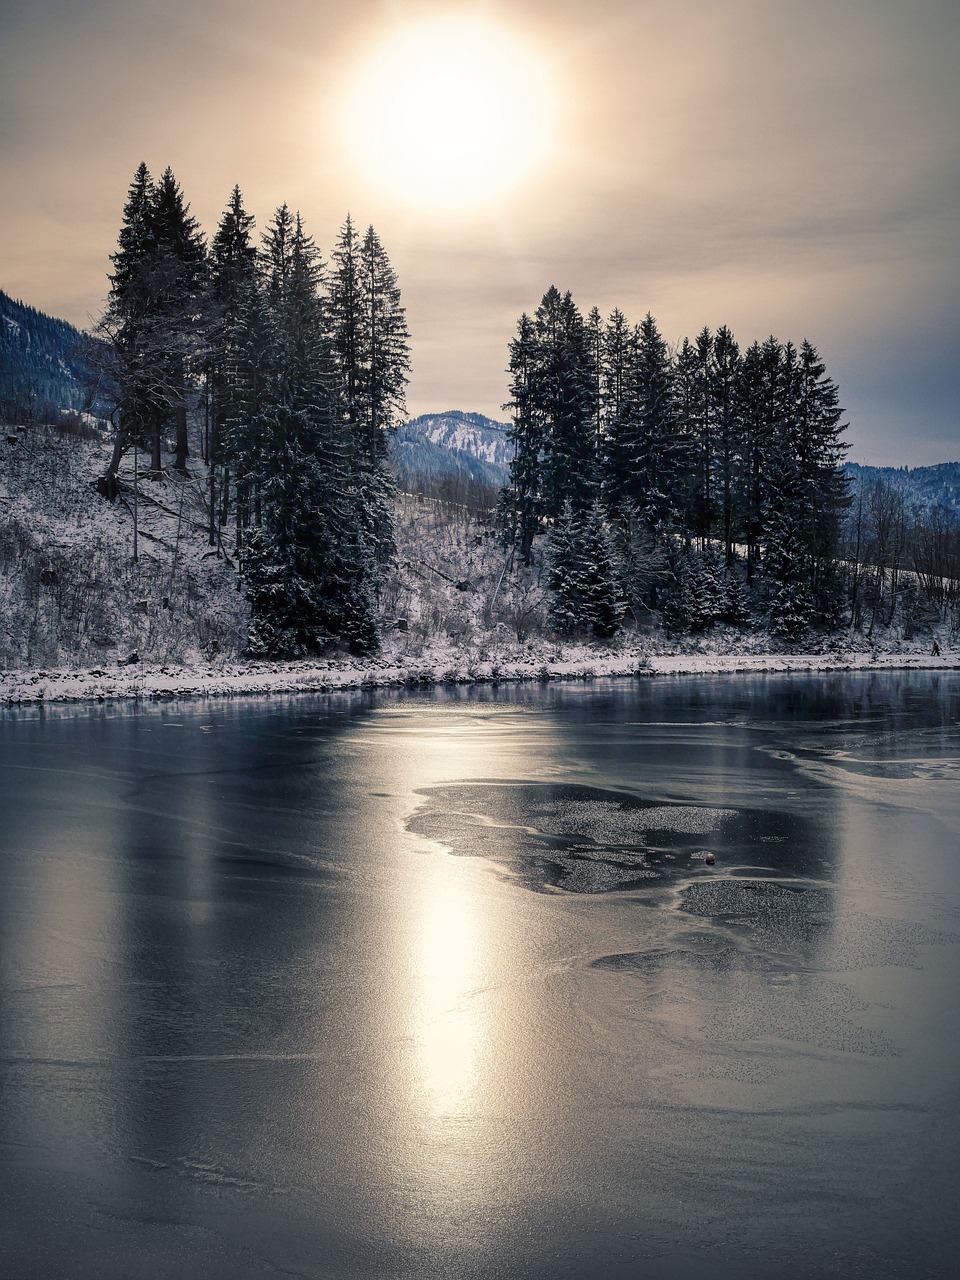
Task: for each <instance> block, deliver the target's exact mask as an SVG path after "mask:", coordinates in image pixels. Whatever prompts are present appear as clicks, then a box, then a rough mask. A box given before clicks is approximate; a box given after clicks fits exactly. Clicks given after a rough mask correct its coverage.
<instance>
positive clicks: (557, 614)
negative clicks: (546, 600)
mask: <svg viewBox="0 0 960 1280" xmlns="http://www.w3.org/2000/svg"><path fill="white" fill-rule="evenodd" d="M547 563H548V576H547V584H548V586H549V587H550V590H551V592H552V593H553V595H552V600H551V604H550V614H551V617H552V618H553V621H554V624H555V625H556V627H557V629H558V630H559V631H562V632H566V633H574V632H578V631H583V632H587V633H589V634H591V635H594V636H596V637H597V638H598V639H604V640H607V639H610V638H611V637H612V636H614V635H616V634H617V632H618V631H619V630H620V625H621V622H622V619H623V614H624V609H625V601H624V597H623V591H622V588H621V570H620V565H619V562H618V558H617V553H616V547H615V543H614V540H613V538H612V536H611V533H610V530H609V527H608V525H607V522H606V518H605V516H604V512H603V508H602V507H601V505H600V503H599V502H594V503H593V504H592V505H591V506H590V507H588V508H586V509H585V510H582V511H576V510H575V509H574V508H573V507H572V505H571V504H570V503H569V502H568V503H567V504H566V505H565V507H564V509H563V511H562V513H561V515H560V518H559V519H558V521H557V522H556V524H555V526H554V528H553V530H552V532H551V534H550V542H549V546H548V550H547Z"/></svg>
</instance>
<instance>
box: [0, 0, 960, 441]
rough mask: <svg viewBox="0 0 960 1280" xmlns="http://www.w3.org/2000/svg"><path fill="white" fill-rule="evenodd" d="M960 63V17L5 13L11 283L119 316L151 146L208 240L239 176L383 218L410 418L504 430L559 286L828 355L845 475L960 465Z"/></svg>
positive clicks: (320, 213) (261, 191) (885, 4)
mask: <svg viewBox="0 0 960 1280" xmlns="http://www.w3.org/2000/svg"><path fill="white" fill-rule="evenodd" d="M438 33H439V35H438ZM958 63H960V5H958V4H957V3H956V0H806V2H805V3H804V4H797V3H796V0H713V2H712V3H701V2H700V0H659V2H652V0H511V2H510V3H507V2H506V0H504V2H503V3H500V2H498V0H474V2H471V3H451V2H449V0H448V2H445V3H438V2H437V0H432V2H424V0H0V193H2V196H0V288H2V289H4V290H5V291H6V292H7V293H9V294H11V295H13V296H14V297H19V298H22V299H23V301H25V302H27V303H30V304H31V305H33V306H36V307H39V308H40V309H41V310H44V311H46V312H48V313H49V314H52V315H56V316H61V317H63V318H65V319H67V320H70V321H72V322H73V323H74V324H77V325H79V326H81V327H86V326H88V325H90V324H91V323H92V322H93V321H95V320H96V318H97V316H98V315H99V313H100V310H101V308H102V305H103V301H104V298H105V295H106V291H107V288H108V283H107V278H106V273H107V270H108V269H109V254H110V253H111V251H112V250H113V249H114V248H115V247H116V238H117V232H118V229H119V223H120V214H121V210H122V206H123V203H124V200H125V198H126V192H127V189H128V186H129V183H130V180H131V178H132V176H133V173H134V171H135V169H136V168H137V166H138V164H139V163H140V162H141V160H143V161H146V163H147V166H148V168H149V169H150V171H151V172H152V173H153V174H154V175H155V176H158V175H159V174H160V173H161V172H162V171H163V170H164V168H166V167H167V166H168V165H169V166H171V167H172V169H173V171H174V173H175V174H176V176H177V178H178V180H179V181H180V183H181V185H182V187H183V190H184V193H185V195H186V198H187V199H188V200H189V201H190V203H191V207H192V212H193V213H194V214H195V215H196V217H197V218H198V219H199V221H200V222H201V224H202V226H203V227H204V229H205V231H206V232H207V234H208V235H212V234H213V231H214V230H215V229H216V225H217V222H218V220H219V217H220V214H221V212H222V210H223V208H224V206H225V204H226V201H227V198H228V196H229V194H230V191H231V190H232V188H233V186H234V184H235V183H238V184H239V185H240V188H241V190H242V192H243V195H244V200H245V203H246V205H247V207H248V209H249V210H250V211H251V212H253V213H254V214H255V215H256V218H257V223H258V226H259V227H260V228H261V229H262V228H263V227H264V226H265V225H266V223H267V222H268V221H269V219H270V217H271V216H272V214H273V212H274V210H275V209H276V207H277V206H278V205H280V204H281V203H283V202H286V203H288V204H289V205H290V206H291V207H293V208H296V209H299V210H300V211H301V213H302V215H303V218H304V221H305V224H306V228H307V230H308V231H309V232H311V233H312V234H313V236H314V238H315V239H316V241H317V244H318V245H319V247H320V248H321V251H322V252H323V253H324V254H325V255H329V252H330V249H331V248H332V246H333V243H334V240H335V237H336V234H337V231H338V229H339V227H340V225H341V224H342V222H343V220H344V218H345V216H346V214H347V213H348V212H349V213H350V215H351V216H352V218H353V220H354V222H355V223H356V224H358V225H360V226H361V227H366V226H367V225H368V224H371V223H372V224H373V225H374V226H375V228H376V230H377V232H378V234H379V235H380V238H381V240H382V242H383V244H384V246H385V248H386V250H387V252H388V254H389V256H390V258H391V261H392V263H393V265H394V267H395V268H396V270H397V273H398V276H399V281H400V287H401V290H402V295H403V302H404V305H405V307H406V311H407V319H408V324H409V328H410V332H411V354H412V374H411V381H410V385H409V388H408V407H409V410H410V413H411V414H412V415H413V414H419V413H426V412H439V411H443V410H446V409H451V408H459V409H465V410H475V411H479V412H481V413H485V414H488V415H489V416H491V417H494V418H497V419H500V420H503V419H504V418H505V417H506V416H507V415H506V414H505V413H504V411H503V409H502V406H503V403H504V401H506V399H507V397H508V391H507V385H508V379H507V375H506V372H505V368H506V364H507V358H508V352H507V349H508V343H509V341H510V338H511V336H512V335H513V333H514V330H515V327H516V322H517V319H518V317H519V315H520V313H521V312H523V311H528V312H532V311H533V310H534V309H535V308H536V306H537V304H538V303H539V301H540V298H541V297H542V295H543V293H544V292H545V291H546V290H547V288H549V287H550V286H551V285H556V286H557V287H558V288H560V289H561V290H564V291H565V290H567V289H569V290H571V291H572V293H573V296H574V299H575V300H576V302H577V303H578V304H579V306H580V307H581V309H582V310H583V311H584V312H586V311H588V310H589V308H590V307H592V306H594V305H596V306H598V307H599V308H600V310H601V312H602V313H603V314H604V315H607V314H609V312H610V311H611V310H612V309H613V308H614V307H619V308H620V309H621V310H622V311H623V312H624V313H625V314H626V315H627V318H628V319H629V320H631V321H633V322H638V321H639V320H641V319H642V318H643V316H644V315H645V314H646V313H647V312H648V311H650V312H652V313H653V315H654V316H655V317H656V319H657V322H658V324H659V326H660V329H661V331H662V332H663V334H664V336H665V337H666V338H667V340H668V341H670V342H671V343H677V342H679V341H680V340H681V339H682V338H683V337H684V336H690V337H693V336H694V335H695V334H696V333H697V332H699V330H700V329H702V328H703V326H704V325H707V326H708V327H710V328H711V329H715V328H716V327H717V326H719V325H721V324H727V325H729V326H730V327H731V328H732V330H733V332H734V334H735V335H736V337H737V339H738V341H739V342H740V345H741V347H742V348H745V347H746V346H748V345H749V344H750V343H751V342H752V341H754V340H755V339H761V340H762V339H764V338H765V337H767V336H768V335H769V334H775V335H776V336H777V337H778V338H780V339H781V340H782V341H785V340H787V339H792V340H793V341H794V342H799V341H800V340H801V339H803V338H808V339H809V340H810V341H811V342H813V343H814V344H815V345H816V346H817V347H818V349H819V351H820V353H821V356H822V357H823V358H824V360H825V362H826V366H827V370H828V372H829V374H830V375H831V376H832V377H833V378H834V379H835V380H836V381H837V383H838V384H839V387H840V394H841V402H842V403H843V405H844V406H845V409H846V421H847V423H848V431H847V439H848V441H849V443H850V451H849V457H850V458H851V459H852V460H854V461H858V462H866V463H872V464H876V465H897V466H899V465H910V466H917V465H928V464H932V463H936V462H943V461H954V460H957V459H958V458H960V411H958V405H960V287H958V286H960V217H958V210H960V75H958V74H957V65H958ZM484 130H486V133H484ZM428 135H429V136H428ZM481 135H482V136H481ZM458 139H459V140H458ZM468 144H469V145H468Z"/></svg>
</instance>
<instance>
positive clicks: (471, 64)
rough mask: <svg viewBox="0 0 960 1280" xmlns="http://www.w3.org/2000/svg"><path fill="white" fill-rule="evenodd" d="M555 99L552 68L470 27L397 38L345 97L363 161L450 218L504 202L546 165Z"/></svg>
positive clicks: (349, 128) (510, 38)
mask: <svg viewBox="0 0 960 1280" xmlns="http://www.w3.org/2000/svg"><path fill="white" fill-rule="evenodd" d="M552 98H553V95H552V93H551V87H550V84H549V78H548V75H547V70H546V67H545V64H544V61H543V59H541V58H540V57H538V56H537V54H536V53H535V52H534V51H533V50H532V49H531V48H530V47H529V46H528V45H527V44H526V43H525V42H524V41H523V40H522V39H521V38H520V37H518V36H517V35H515V34H513V33H512V32H511V31H509V30H507V29H506V28H504V27H501V26H494V25H491V24H490V23H489V22H488V21H484V20H482V19H480V18H471V17H465V16H461V17H450V16H448V17H446V18H442V19H436V18H435V19H432V20H430V21H425V22H420V23H417V24H415V25H412V26H408V27H404V28H403V29H401V30H398V31H396V32H394V33H393V35H392V36H390V37H389V38H388V39H387V40H386V41H384V43H382V44H381V45H379V46H378V47H377V48H376V49H375V50H374V51H373V52H372V53H370V54H368V56H367V58H366V60H365V61H364V62H363V63H362V64H361V66H360V67H359V69H358V70H357V72H356V74H355V77H354V79H353V80H352V82H351V85H350V88H349V90H348V93H347V94H346V97H345V102H344V107H345V134H346V137H347V140H348V143H349V146H350V150H351V152H352V154H353V156H354V157H355V159H356V160H357V161H358V162H359V163H360V164H361V165H362V166H363V168H364V170H365V171H366V172H367V173H368V174H369V176H370V177H371V178H372V179H373V180H375V181H376V182H377V183H378V184H380V185H382V186H384V187H386V188H387V189H389V190H390V191H391V192H392V193H393V194H394V195H396V196H399V197H401V198H402V199H403V200H404V201H405V202H408V203H411V204H416V205H439V206H443V207H445V208H456V207H458V206H461V207H463V206H470V205H475V204H479V203H483V202H485V201H488V200H493V199H496V198H497V197H500V196H502V195H504V194H505V193H506V192H508V191H509V190H510V189H511V188H513V187H515V186H517V185H518V184H519V183H520V182H521V181H522V180H523V179H524V178H525V177H527V176H528V175H530V174H532V173H533V172H535V171H536V170H537V169H538V168H539V167H540V166H541V165H542V164H543V162H544V160H545V159H546V156H547V153H548V150H549V146H550V135H551V125H552V120H551V116H552V114H553V112H552Z"/></svg>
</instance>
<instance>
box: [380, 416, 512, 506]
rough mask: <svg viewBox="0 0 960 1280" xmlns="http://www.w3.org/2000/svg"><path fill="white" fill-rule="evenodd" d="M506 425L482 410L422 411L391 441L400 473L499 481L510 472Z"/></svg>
mask: <svg viewBox="0 0 960 1280" xmlns="http://www.w3.org/2000/svg"><path fill="white" fill-rule="evenodd" d="M506 433H507V426H506V424H505V423H503V422H495V421H494V420H493V419H492V418H485V417H484V416H483V414H482V413H464V412H462V411H461V410H460V409H451V410H449V411H448V412H447V413H424V414H421V416H420V417H419V418H412V419H411V420H410V421H409V422H408V423H407V424H406V426H403V427H401V428H400V429H399V430H398V431H397V434H396V435H395V436H394V438H393V439H392V440H391V442H390V452H391V455H392V458H393V463H394V467H395V469H396V472H397V476H398V479H399V480H400V481H401V484H402V483H403V477H404V475H420V476H424V477H427V478H429V479H444V478H447V477H456V478H460V479H469V480H474V481H479V482H481V483H483V484H489V485H494V486H496V487H499V486H500V485H502V484H505V483H506V481H507V478H508V475H509V470H510V461H511V459H512V457H513V446H512V445H511V443H510V441H509V440H508V439H507V434H506Z"/></svg>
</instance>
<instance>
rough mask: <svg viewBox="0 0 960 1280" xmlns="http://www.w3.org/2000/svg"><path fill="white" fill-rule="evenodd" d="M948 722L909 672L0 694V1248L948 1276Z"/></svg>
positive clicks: (951, 1237) (462, 1271)
mask: <svg viewBox="0 0 960 1280" xmlns="http://www.w3.org/2000/svg"><path fill="white" fill-rule="evenodd" d="M958 722H960V676H955V675H931V674H924V673H909V674H895V673H894V674H891V673H887V674H882V675H878V674H874V675H869V674H865V675H837V676H826V675H815V676H793V677H789V676H782V677H746V676H739V677H720V678H714V679H710V678H686V679H666V678H665V679H657V680H649V681H637V682H629V681H623V682H609V683H597V684H593V685H580V686H577V685H550V686H543V687H539V686H510V687H505V688H503V689H501V690H499V691H498V690H494V689H491V688H484V687H473V688H467V689H462V690H456V689H453V690H438V691H436V692H435V693H432V694H425V695H420V694H418V695H399V694H391V693H386V692H370V693H366V694H343V695H326V696H303V697H299V698H294V699H274V700H266V699H264V700H260V699H257V700H249V701H247V700H237V701H224V702H215V701H214V702H207V703H201V702H197V703H170V704H165V705H161V706H152V707H149V708H147V709H140V710H137V709H132V708H131V709H128V708H124V707H122V706H113V707H104V708H94V709H84V708H80V707H57V708H46V709H44V708H30V709H25V710H21V711H9V712H0V942H2V971H0V1275H2V1276H3V1278H4V1280H21V1278H23V1280H36V1278H37V1277H43V1278H46V1277H60V1276H62V1277H69V1278H70V1280H85V1278H87V1277H91V1278H93V1277H96V1278H97V1280H101V1278H113V1277H131V1278H133V1277H136V1278H137V1280H141V1278H143V1277H151V1278H152V1277H168V1276H169V1277H176V1278H177V1280H181V1278H182V1277H190V1276H203V1277H205V1278H207V1277H210V1278H215V1280H243V1278H245V1277H269V1276H306V1277H337V1278H340V1277H350V1278H360V1277H370V1278H376V1280H394V1278H399V1277H404V1278H408V1280H431V1278H433V1277H437V1278H439V1277H443V1278H444V1280H500V1278H502V1280H513V1278H515V1277H516V1278H518V1280H519V1278H527V1277H529V1278H531V1280H534V1278H535V1280H555V1278H558V1277H565V1278H571V1280H572V1278H573V1277H588V1276H589V1277H599V1278H602V1280H606V1278H608V1277H610V1278H612V1277H617V1278H619V1280H633V1278H634V1277H641V1276H642V1277H655V1278H656V1280H688V1278H690V1280H720V1278H721V1277H723V1278H725V1277H738V1278H740V1277H744V1278H746V1280H750V1278H753V1277H764V1278H765V1277H771V1278H776V1280H788V1278H792V1277H797V1278H798V1280H799V1278H800V1277H803V1278H804V1280H808V1278H809V1277H841V1276H842V1277H848V1276H863V1277H869V1278H870V1280H883V1278H885V1277H909V1278H910V1280H923V1278H933V1277H937V1278H938V1280H939V1278H941V1277H946V1276H948V1275H952V1274H955V1267H956V1265H957V1264H956V1258H957V1254H958V1247H960V1227H958V1223H957V1214H956V1207H957V1204H958V1203H960V1066H958V1063H960V997H958V977H957V975H958V972H960V785H958V784H960V725H958ZM708 854H710V855H712V856H713V858H714V864H713V865H709V864H708V860H707V855H708Z"/></svg>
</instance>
